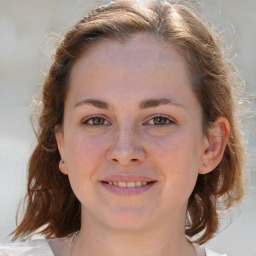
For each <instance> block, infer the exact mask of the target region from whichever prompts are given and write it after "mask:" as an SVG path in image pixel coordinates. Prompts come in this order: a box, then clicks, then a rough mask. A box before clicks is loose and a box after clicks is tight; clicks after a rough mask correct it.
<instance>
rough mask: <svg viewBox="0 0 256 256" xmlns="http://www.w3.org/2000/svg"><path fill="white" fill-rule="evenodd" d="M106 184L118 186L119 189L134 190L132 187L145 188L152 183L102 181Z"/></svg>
mask: <svg viewBox="0 0 256 256" xmlns="http://www.w3.org/2000/svg"><path fill="white" fill-rule="evenodd" d="M103 182H106V183H107V184H109V185H114V186H118V187H121V188H134V187H140V186H146V185H147V184H148V183H152V182H153V181H130V182H124V181H113V182H112V181H109V182H108V181H103Z"/></svg>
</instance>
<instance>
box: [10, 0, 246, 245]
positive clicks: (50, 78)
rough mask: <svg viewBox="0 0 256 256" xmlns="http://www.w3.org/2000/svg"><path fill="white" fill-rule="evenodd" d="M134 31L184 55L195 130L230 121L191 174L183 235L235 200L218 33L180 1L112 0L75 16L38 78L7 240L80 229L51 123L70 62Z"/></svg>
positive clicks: (214, 224) (230, 116)
mask: <svg viewBox="0 0 256 256" xmlns="http://www.w3.org/2000/svg"><path fill="white" fill-rule="evenodd" d="M140 32H143V33H145V32H146V33H148V34H150V35H153V36H154V37H155V38H156V39H157V40H159V41H161V42H165V43H167V44H169V45H170V46H172V47H173V48H174V49H176V50H177V51H178V52H179V53H180V54H181V56H183V58H184V59H185V62H186V64H187V68H188V70H189V71H190V77H191V84H192V88H193V91H194V93H195V95H196V97H197V99H198V101H199V102H200V105H201V109H202V116H203V120H202V121H203V122H202V123H203V127H202V129H203V131H204V132H205V133H207V129H208V128H209V127H210V126H211V124H212V123H213V122H214V121H215V120H216V119H217V118H218V117H220V116H223V117H225V118H226V119H227V120H228V121H229V123H230V127H231V131H230V137H229V140H228V143H227V146H226V149H225V152H224V156H223V159H222V161H221V162H220V164H219V165H218V166H217V167H216V168H215V169H214V170H213V171H212V172H210V173H208V174H205V175H199V176H198V180H197V183H196V186H195V188H194V190H193V192H192V194H191V196H190V198H189V202H188V208H187V220H186V235H187V236H189V237H193V236H194V235H197V234H199V233H200V235H199V237H198V238H197V242H198V243H200V244H201V243H204V242H206V241H207V240H209V239H210V238H212V237H213V236H214V234H215V233H216V232H217V230H218V226H219V220H218V210H219V209H226V208H229V207H230V206H232V205H233V204H234V203H236V202H238V201H239V200H240V199H241V197H242V195H243V193H244V191H243V183H242V168H243V161H244V150H243V145H242V142H241V137H240V133H239V129H238V124H237V120H236V118H235V115H236V110H237V109H236V102H235V96H234V95H233V94H234V93H233V87H234V86H235V85H236V83H237V82H236V81H237V80H236V75H235V71H234V69H233V66H232V65H231V64H230V63H229V62H228V61H227V59H226V57H225V55H224V54H223V51H222V48H221V47H220V37H219V36H218V35H217V34H216V32H215V31H214V30H212V29H211V28H210V25H209V24H208V22H207V21H206V20H204V19H203V18H202V17H201V16H200V15H199V14H198V13H196V12H195V11H192V10H191V8H188V7H186V6H184V5H182V4H177V3H169V2H167V1H161V0H155V1H142V0H138V1H131V0H127V1H120V0H119V1H114V2H112V3H111V4H110V5H107V6H104V7H101V8H98V9H96V10H93V11H91V12H90V13H89V14H88V15H87V16H85V17H83V18H82V19H81V20H80V21H79V22H78V23H77V24H76V25H75V26H74V27H72V28H71V29H70V30H69V31H68V32H67V34H66V35H65V36H64V37H63V39H62V41H61V42H60V43H59V45H58V47H57V50H56V52H55V55H54V62H53V64H52V66H51V68H50V70H49V73H48V75H47V77H46V79H45V81H44V85H43V91H42V99H41V104H42V110H41V115H40V118H39V124H38V130H37V145H36V147H35V149H34V151H33V154H32V155H31V158H30V161H29V172H28V185H27V195H26V211H25V215H24V217H23V220H22V221H21V223H20V224H19V226H18V227H17V229H16V230H15V231H14V233H13V234H14V239H16V238H18V237H22V238H27V237H29V236H31V235H32V234H33V233H35V232H39V233H41V234H43V235H45V236H46V237H47V238H50V237H63V236H66V235H68V234H71V233H73V232H75V231H77V230H79V229H80V221H81V220H80V218H81V217H80V215H81V206H80V202H79V201H78V199H77V198H76V197H75V195H74V193H73V191H72V189H71V187H70V184H69V180H68V177H67V176H66V175H64V174H62V173H61V172H60V171H59V161H60V154H59V151H58V148H57V143H56V139H55V127H56V126H58V125H61V124H62V121H63V113H64V102H65V97H66V95H67V92H68V88H69V80H70V73H71V70H72V67H73V66H74V63H75V62H76V61H77V60H78V59H79V58H80V57H81V56H82V54H83V53H84V52H85V51H86V50H88V49H89V48H90V46H92V45H94V44H95V43H96V42H98V41H100V40H103V39H106V38H107V39H115V40H121V41H126V40H128V39H129V38H131V37H132V36H134V34H136V33H140ZM38 229H40V231H38Z"/></svg>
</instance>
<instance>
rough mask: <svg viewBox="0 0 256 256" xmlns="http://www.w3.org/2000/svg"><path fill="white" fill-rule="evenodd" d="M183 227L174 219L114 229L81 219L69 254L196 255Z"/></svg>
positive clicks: (106, 255)
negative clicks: (138, 226)
mask: <svg viewBox="0 0 256 256" xmlns="http://www.w3.org/2000/svg"><path fill="white" fill-rule="evenodd" d="M87 218H88V215H87ZM180 226H182V228H180ZM184 230H185V227H184V224H182V223H177V222H175V223H165V225H155V226H152V227H150V228H148V229H147V230H145V229H143V230H132V231H131V230H117V229H114V228H110V227H107V226H104V225H95V223H94V221H92V220H91V219H90V221H89V220H88V221H82V226H81V231H80V232H79V234H78V236H77V238H76V241H75V243H74V246H73V253H72V256H78V255H79V256H87V255H90V256H102V255H104V256H120V255H125V256H128V255H132V256H143V255H147V256H159V255H161V256H174V255H175V256H187V255H191V256H196V252H195V249H194V247H193V245H192V244H191V243H190V242H188V241H187V239H186V237H185V232H184Z"/></svg>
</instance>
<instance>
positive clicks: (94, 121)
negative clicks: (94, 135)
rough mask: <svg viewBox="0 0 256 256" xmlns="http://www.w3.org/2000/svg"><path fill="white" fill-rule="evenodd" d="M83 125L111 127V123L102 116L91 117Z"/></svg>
mask: <svg viewBox="0 0 256 256" xmlns="http://www.w3.org/2000/svg"><path fill="white" fill-rule="evenodd" d="M82 123H83V125H92V126H93V125H95V126H101V125H110V123H109V122H108V121H107V120H106V119H105V118H103V117H101V116H94V117H90V118H88V119H86V120H84V121H83V122H82Z"/></svg>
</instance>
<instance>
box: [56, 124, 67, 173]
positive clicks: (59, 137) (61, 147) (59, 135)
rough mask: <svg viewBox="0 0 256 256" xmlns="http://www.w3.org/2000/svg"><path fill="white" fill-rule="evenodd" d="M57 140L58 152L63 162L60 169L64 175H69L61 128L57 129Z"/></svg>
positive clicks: (57, 127) (60, 163)
mask: <svg viewBox="0 0 256 256" xmlns="http://www.w3.org/2000/svg"><path fill="white" fill-rule="evenodd" d="M55 138H56V141H57V146H58V150H59V153H60V156H61V160H60V162H59V169H60V171H61V172H62V173H63V174H68V169H67V165H66V162H65V159H66V156H65V147H64V135H63V131H62V129H61V128H60V127H59V126H56V127H55Z"/></svg>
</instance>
